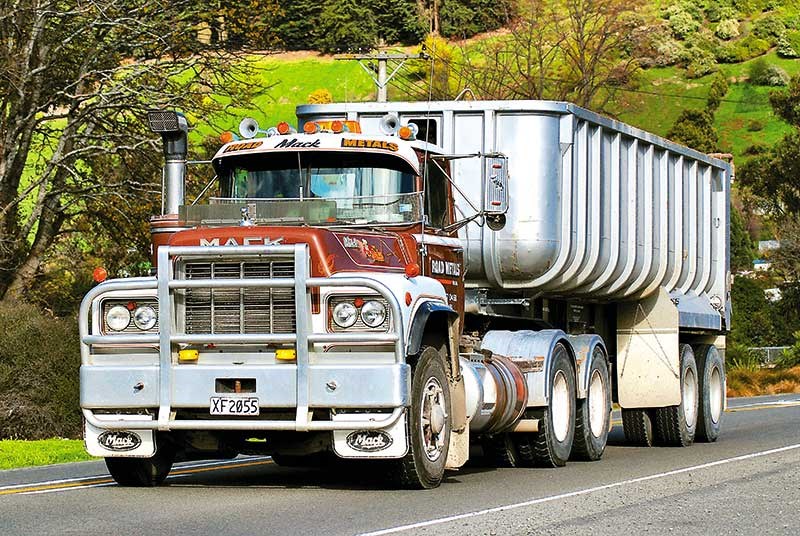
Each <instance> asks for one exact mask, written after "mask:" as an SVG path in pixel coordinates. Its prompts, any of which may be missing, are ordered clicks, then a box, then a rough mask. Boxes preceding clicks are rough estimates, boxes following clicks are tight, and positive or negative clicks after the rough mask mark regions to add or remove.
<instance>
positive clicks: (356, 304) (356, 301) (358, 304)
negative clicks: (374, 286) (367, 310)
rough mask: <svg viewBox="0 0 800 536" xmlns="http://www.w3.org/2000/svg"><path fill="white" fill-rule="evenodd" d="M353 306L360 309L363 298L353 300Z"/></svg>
mask: <svg viewBox="0 0 800 536" xmlns="http://www.w3.org/2000/svg"><path fill="white" fill-rule="evenodd" d="M353 305H355V306H356V307H358V308H359V309H361V307H362V306H363V305H364V298H356V299H355V300H353Z"/></svg>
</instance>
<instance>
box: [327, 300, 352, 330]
mask: <svg viewBox="0 0 800 536" xmlns="http://www.w3.org/2000/svg"><path fill="white" fill-rule="evenodd" d="M357 319H358V309H356V306H355V305H353V304H352V303H349V302H342V303H340V304H338V305H337V306H336V307H334V308H333V321H334V322H336V325H337V326H339V327H340V328H349V327H350V326H352V325H353V324H355V323H356V320H357Z"/></svg>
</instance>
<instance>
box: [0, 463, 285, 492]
mask: <svg viewBox="0 0 800 536" xmlns="http://www.w3.org/2000/svg"><path fill="white" fill-rule="evenodd" d="M268 459H270V457H269V456H252V457H247V458H244V459H238V460H222V461H214V462H201V463H187V464H181V465H176V466H175V467H174V468H173V470H180V469H196V468H198V467H213V466H215V465H219V466H225V465H228V464H236V463H241V462H243V461H245V460H246V461H257V460H268ZM176 476H184V475H172V476H171V477H168V478H174V477H176ZM102 478H110V476H109V475H108V473H105V474H102V475H94V476H80V477H75V478H63V479H60V480H45V481H42V482H27V483H25V484H12V485H9V486H0V491H4V490H9V489H18V488H31V487H35V486H52V485H56V484H69V483H73V482H74V483H75V484H76V485H77V484H80V483H81V482H85V481H87V480H97V479H102ZM110 485H112V484H92V485H87V486H81V488H93V487H98V486H110ZM63 489H64V488H60V489H58V490H45V491H62V490H63ZM29 493H42V492H41V491H36V492H29Z"/></svg>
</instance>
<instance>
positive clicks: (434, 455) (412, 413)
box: [392, 346, 451, 489]
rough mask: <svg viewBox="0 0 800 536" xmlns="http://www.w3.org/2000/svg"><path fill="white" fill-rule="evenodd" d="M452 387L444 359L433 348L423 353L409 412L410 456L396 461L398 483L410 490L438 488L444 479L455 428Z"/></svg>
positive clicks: (415, 377) (414, 379)
mask: <svg viewBox="0 0 800 536" xmlns="http://www.w3.org/2000/svg"><path fill="white" fill-rule="evenodd" d="M450 415H451V411H450V385H449V383H448V381H447V373H446V371H445V364H444V358H443V356H442V354H441V353H440V352H439V351H438V350H437V349H435V348H433V347H431V346H426V347H424V348H423V349H422V352H421V353H420V356H419V360H418V361H417V364H416V366H415V367H414V374H413V379H412V381H411V408H410V409H409V410H408V411H407V413H406V417H407V418H406V427H407V436H406V437H407V438H408V454H406V456H405V457H404V458H401V459H399V460H394V461H393V462H392V466H393V467H392V468H393V474H394V478H395V480H396V481H397V483H398V484H399V485H400V486H401V487H403V488H408V489H430V488H435V487H437V486H438V485H439V484H440V483H441V481H442V477H443V476H444V467H445V463H446V461H447V451H448V448H449V446H450V429H451V417H450Z"/></svg>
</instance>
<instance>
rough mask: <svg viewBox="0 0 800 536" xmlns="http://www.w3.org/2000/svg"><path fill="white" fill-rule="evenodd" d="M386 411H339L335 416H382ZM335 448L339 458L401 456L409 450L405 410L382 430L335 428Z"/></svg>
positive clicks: (343, 417) (341, 417)
mask: <svg viewBox="0 0 800 536" xmlns="http://www.w3.org/2000/svg"><path fill="white" fill-rule="evenodd" d="M385 417H386V414H385V413H355V414H354V413H339V414H336V415H334V416H333V420H334V421H336V420H345V421H354V420H363V421H364V422H369V421H370V420H373V419H383V418H385ZM333 451H334V452H335V453H336V455H337V456H339V457H340V458H378V459H379V458H384V459H386V458H392V459H396V458H402V457H403V456H405V455H406V454H407V453H408V441H407V438H406V414H405V412H404V413H403V415H402V416H401V417H400V418H399V419H397V422H395V423H394V424H393V425H391V426H390V427H388V428H383V429H381V430H358V429H356V430H334V432H333Z"/></svg>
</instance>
